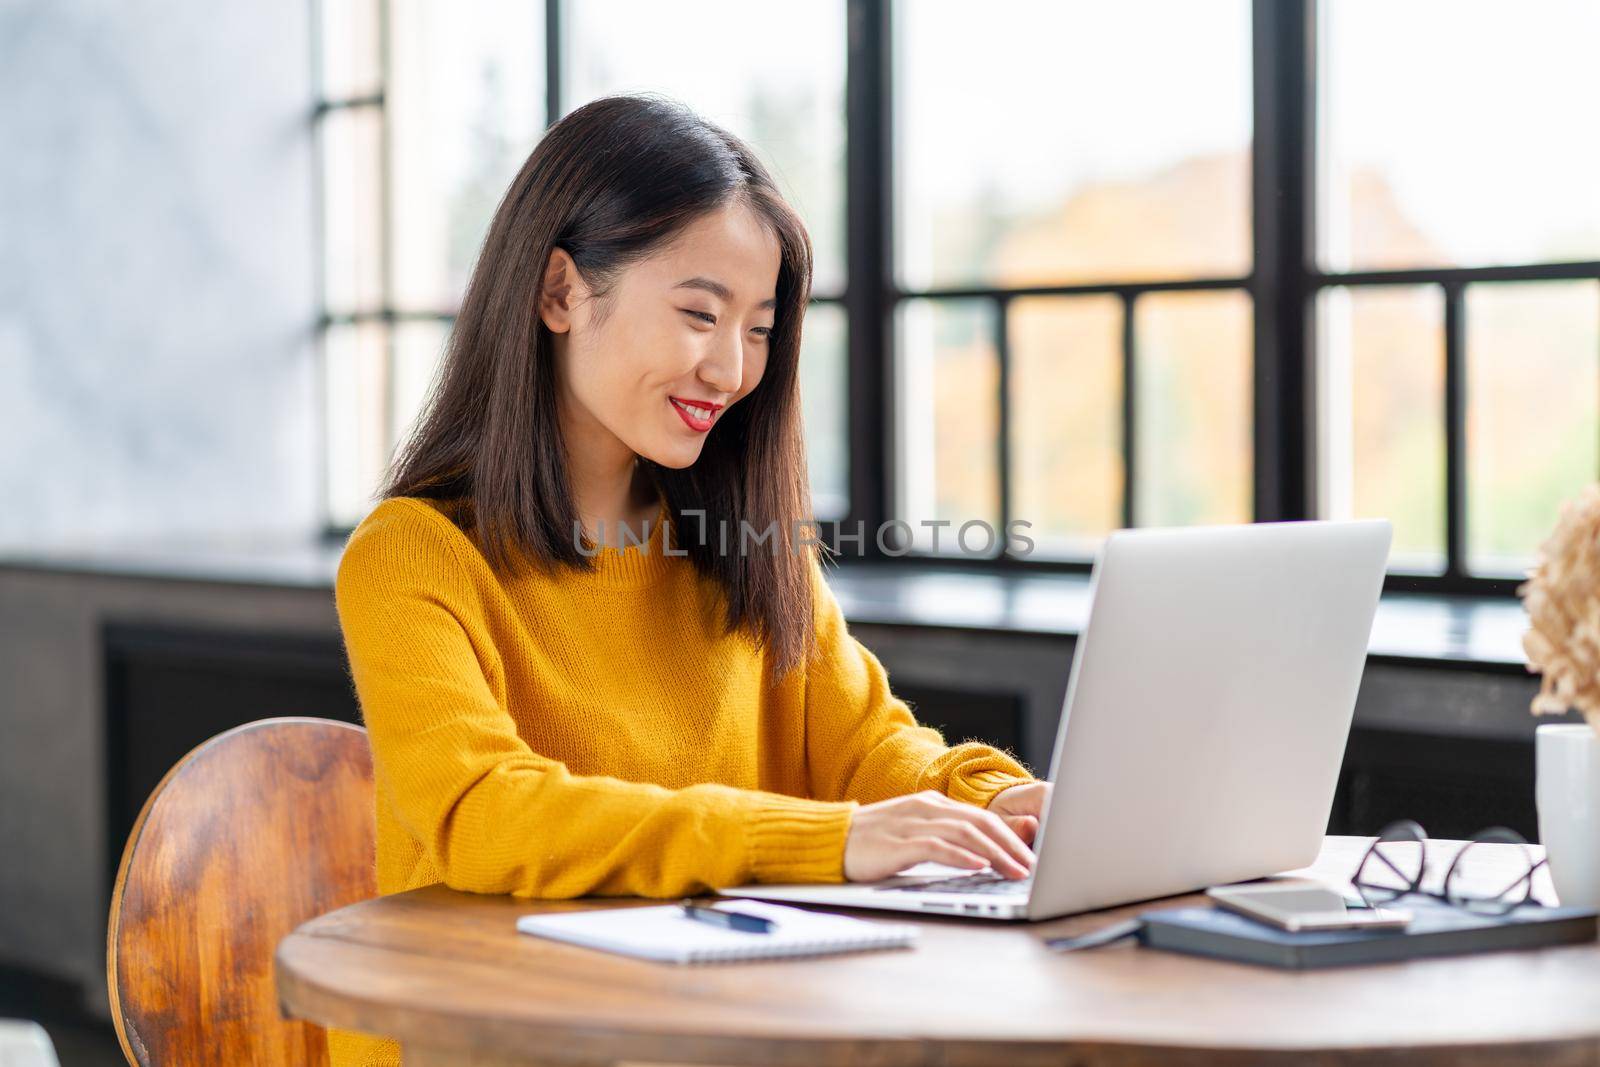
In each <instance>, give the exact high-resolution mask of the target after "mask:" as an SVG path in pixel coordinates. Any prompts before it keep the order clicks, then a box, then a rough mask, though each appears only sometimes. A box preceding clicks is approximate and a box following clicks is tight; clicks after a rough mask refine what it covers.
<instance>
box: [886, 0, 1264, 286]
mask: <svg viewBox="0 0 1600 1067" xmlns="http://www.w3.org/2000/svg"><path fill="white" fill-rule="evenodd" d="M894 43H895V52H894V60H893V63H894V70H895V80H896V85H895V89H894V94H895V100H896V103H897V109H896V115H895V129H896V132H897V154H896V159H895V174H896V177H897V184H898V186H899V188H898V191H897V196H896V200H897V204H898V218H897V225H896V232H897V235H898V248H897V259H898V267H899V273H900V277H901V279H902V282H903V284H904V285H905V286H906V287H907V288H911V289H921V288H928V287H933V286H947V285H952V286H953V285H995V286H1002V285H1022V284H1030V283H1040V284H1048V283H1052V282H1054V283H1068V282H1075V281H1085V280H1105V279H1134V278H1157V277H1180V276H1193V275H1207V276H1225V277H1234V276H1240V275H1244V274H1247V273H1248V272H1249V270H1250V200H1249V193H1250V135H1251V91H1250V63H1251V58H1250V4H1249V3H1248V2H1246V0H1124V2H1123V3H1119V4H1098V3H1095V4H1091V3H1088V2H1086V0H1071V2H1059V3H1049V4H1041V3H1037V2H1035V0H994V2H991V3H987V4H985V5H983V7H982V16H981V17H974V13H973V9H972V8H971V7H970V6H968V5H964V4H948V3H946V4H939V3H914V4H899V5H896V7H895V42H894ZM1174 87H1180V88H1174Z"/></svg>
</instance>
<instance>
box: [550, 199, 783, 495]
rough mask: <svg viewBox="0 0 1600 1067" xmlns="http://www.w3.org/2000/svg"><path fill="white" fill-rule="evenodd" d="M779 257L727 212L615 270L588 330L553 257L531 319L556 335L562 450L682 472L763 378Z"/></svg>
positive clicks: (565, 267) (737, 214)
mask: <svg viewBox="0 0 1600 1067" xmlns="http://www.w3.org/2000/svg"><path fill="white" fill-rule="evenodd" d="M779 257H780V248H779V244H778V239H777V237H776V236H775V235H774V234H773V233H772V232H771V230H770V229H768V227H767V226H766V225H765V223H763V222H762V221H761V219H760V217H759V216H758V215H756V214H755V213H754V212H753V211H752V210H751V209H750V208H748V207H746V206H745V205H743V204H734V205H730V206H729V207H726V208H723V209H721V210H719V211H716V212H713V213H711V214H709V215H706V216H703V217H702V218H700V219H699V220H697V221H696V222H694V223H691V224H690V225H689V226H687V227H686V228H685V229H684V231H683V232H682V234H681V235H680V237H679V238H678V240H676V241H675V242H674V243H673V244H672V246H671V247H670V248H667V249H664V250H662V251H660V252H657V253H656V254H654V255H652V256H649V257H647V258H646V259H643V260H641V261H639V262H637V263H635V264H634V265H632V266H631V267H628V268H627V269H625V270H624V271H623V272H622V273H621V274H620V275H619V276H618V277H617V279H616V282H615V284H614V286H613V288H612V292H611V296H610V302H611V303H610V308H609V311H608V313H607V314H606V315H605V316H604V317H603V318H602V319H601V320H600V321H596V319H595V317H594V315H593V314H592V312H593V311H594V306H593V303H592V301H591V300H590V299H589V290H588V288H587V287H586V286H585V285H584V284H583V280H582V279H581V278H580V277H579V276H578V274H577V271H576V270H575V268H574V265H573V262H572V258H571V256H569V255H568V254H567V253H566V251H565V250H563V249H559V248H558V249H556V250H555V252H554V253H553V254H552V255H551V258H550V265H549V269H548V270H547V271H546V275H545V288H544V294H543V297H542V299H541V304H540V314H541V317H542V318H543V319H544V322H545V325H547V326H548V327H549V328H550V330H551V331H552V332H553V333H554V334H555V340H556V346H555V347H556V363H557V375H558V381H559V383H560V389H559V393H560V402H561V406H562V426H563V430H564V431H565V432H566V433H567V434H568V447H569V448H592V447H602V448H603V447H605V446H606V445H607V444H617V445H620V446H622V447H624V448H626V449H627V450H629V451H630V452H631V453H633V454H636V455H640V456H644V457H646V458H647V459H651V460H654V461H655V462H657V463H659V464H661V465H662V466H664V467H671V468H683V467H688V466H691V465H692V464H693V463H694V462H695V460H696V459H698V458H699V457H700V450H701V449H702V448H703V447H705V442H706V437H707V435H708V434H712V433H716V432H717V429H716V425H717V423H718V422H720V421H721V420H722V419H723V418H724V417H726V415H727V413H728V409H729V408H730V407H732V406H733V405H734V404H736V403H738V402H739V401H740V400H742V399H744V398H745V397H746V396H749V395H750V392H751V391H752V390H753V389H755V387H756V385H757V384H758V383H760V381H761V375H762V373H763V372H764V371H765V370H766V366H767V346H768V344H769V340H768V335H769V334H770V333H771V331H772V327H773V317H774V314H775V307H776V303H777V299H776V294H777V285H778V267H779V261H780V259H779ZM619 455H620V451H619ZM628 459H629V460H630V461H631V456H630V457H628Z"/></svg>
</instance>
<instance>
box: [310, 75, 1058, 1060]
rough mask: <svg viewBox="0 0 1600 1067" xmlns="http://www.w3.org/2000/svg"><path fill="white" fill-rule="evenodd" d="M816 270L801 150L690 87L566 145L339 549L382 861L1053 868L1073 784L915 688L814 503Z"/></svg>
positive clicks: (754, 874)
mask: <svg viewBox="0 0 1600 1067" xmlns="http://www.w3.org/2000/svg"><path fill="white" fill-rule="evenodd" d="M810 285H811V244H810V239H809V237H808V236H807V234H806V230H805V228H804V226H803V225H802V223H801V222H800V219H799V218H798V216H796V215H795V213H794V212H793V210H792V209H790V208H789V207H788V205H786V204H785V203H784V201H783V199H782V197H781V196H780V195H779V193H778V191H777V190H776V188H775V187H774V185H773V182H772V179H771V177H770V175H769V174H768V173H767V171H766V170H765V169H764V168H763V167H762V165H761V164H760V163H759V162H758V161H757V159H756V157H755V156H754V154H753V153H752V152H751V150H750V149H749V147H748V146H747V145H745V144H744V143H743V142H741V141H739V140H738V139H737V138H735V137H733V136H732V135H730V134H728V133H727V132H725V131H723V130H721V129H720V128H718V127H716V126H713V125H711V124H710V123H707V122H705V121H704V120H702V119H700V118H699V117H698V116H696V115H695V114H694V113H693V112H690V111H688V110H687V109H686V108H684V107H682V106H680V105H677V104H675V103H672V102H669V101H665V100H662V99H659V98H655V97H645V96H623V97H607V98H603V99H600V100H597V101H594V102H592V103H590V104H587V105H585V106H583V107H581V108H579V109H577V110H576V111H574V112H572V113H571V114H570V115H568V116H567V117H566V118H565V119H563V120H562V121H561V122H559V123H557V124H556V125H555V126H554V127H552V128H551V130H550V131H549V132H548V133H547V134H546V135H545V137H544V139H543V140H542V141H541V142H540V143H539V145H538V146H537V147H536V148H535V149H534V152H533V154H532V155H531V156H530V157H529V159H528V161H527V162H526V164H524V166H523V167H522V170H521V172H520V173H519V174H518V175H517V177H516V179H515V181H513V182H512V184H511V188H510V189H509V190H508V191H507V193H506V195H505V198H504V199H503V200H502V202H501V204H500V207H499V209H498V211H497V212H496V214H495V217H494V220H493V222H492V223H491V225H490V228H489V232H488V235H487V237H486V238H485V241H484V246H483V250H482V253H481V256H480V259H479V261H478V264H477V268H476V270H475V272H474V274H473V277H472V281H471V283H470V284H469V285H468V288H467V292H466V297H465V300H464V302H463V305H462V309H461V313H460V316H459V317H458V319H457V321H456V326H455V331H454V334H453V335H452V337H451V340H450V344H449V347H448V350H447V353H446V357H445V362H444V366H443V369H442V371H441V374H440V377H439V380H438V383H437V385H436V387H435V389H434V392H433V395H432V396H431V397H430V398H429V401H428V404H427V406H426V408H425V410H424V413H423V416H422V418H421V419H420V420H419V422H418V424H417V429H416V430H415V431H414V433H413V436H412V437H411V439H410V440H409V441H408V442H407V444H406V446H405V448H404V449H403V450H402V452H401V454H400V455H399V457H398V458H397V460H396V463H395V466H394V469H393V472H392V474H391V477H390V479H389V481H388V484H387V485H386V487H385V489H384V491H383V494H382V496H383V500H382V502H381V503H379V505H378V506H377V507H376V508H374V509H373V511H372V512H371V514H369V515H368V516H367V517H366V519H365V520H363V521H362V523H361V524H360V525H359V526H358V527H357V528H356V530H355V532H354V533H353V534H352V535H351V538H350V541H349V544H348V545H347V546H346V549H345V553H344V556H343V558H342V559H341V561H340V565H339V571H338V577H337V580H336V584H335V593H336V598H337V605H338V612H339V621H340V625H341V627H342V629H343V631H344V637H345V646H346V649H347V651H348V653H349V657H350V665H351V671H352V674H353V676H354V679H355V684H356V690H357V693H358V695H359V698H360V704H361V711H362V716H363V718H364V720H365V722H366V725H367V729H368V735H369V737H370V739H371V744H372V752H373V762H374V781H375V785H376V803H377V810H376V819H377V879H378V891H379V892H380V893H386V894H387V893H396V892H402V891H405V890H409V889H414V888H418V887H420V886H424V885H429V884H433V883H437V882H443V883H445V884H446V885H448V886H450V887H452V888H454V889H458V890H465V891H471V892H479V893H510V894H514V895H518V896H525V897H575V896H582V895H586V894H601V895H639V896H651V897H677V896H683V895H685V894H689V893H695V892H699V891H702V890H704V889H707V888H710V887H720V886H729V885H737V884H740V883H745V882H752V881H776V882H838V881H843V880H852V881H865V880H872V879H878V878H883V877H886V876H888V875H890V874H893V873H894V872H896V871H898V870H901V869H903V868H905V867H907V866H910V865H911V864H914V863H917V862H920V861H923V860H938V861H942V862H944V863H948V864H953V865H957V866H961V867H966V868H969V869H977V868H981V867H984V866H992V867H993V868H994V869H995V870H996V871H998V872H1000V873H1002V874H1004V875H1006V876H1008V877H1013V878H1018V877H1023V876H1025V875H1026V874H1028V872H1029V870H1030V869H1031V867H1032V863H1033V854H1032V852H1031V850H1030V848H1029V844H1030V842H1031V841H1032V839H1033V836H1034V833H1035V830H1036V828H1037V817H1038V814H1039V812H1040V810H1041V807H1042V804H1043V802H1044V799H1045V794H1046V793H1047V792H1048V789H1049V786H1048V784H1047V783H1041V782H1036V781H1035V780H1034V779H1033V776H1032V775H1031V774H1030V773H1029V771H1028V770H1027V768H1025V767H1024V766H1022V765H1021V764H1020V763H1018V762H1017V761H1016V760H1015V759H1014V758H1013V757H1012V756H1011V755H1010V754H1009V753H1006V752H1003V751H1000V750H998V749H995V748H991V747H989V746H987V745H983V744H980V743H977V742H965V743H962V744H957V745H954V746H951V745H947V744H946V743H945V740H944V738H943V737H941V736H940V734H939V733H938V731H936V730H934V729H931V728H929V727H925V726H921V725H919V724H918V723H917V721H916V719H915V718H914V717H913V716H912V714H911V711H910V709H909V708H908V707H907V705H906V704H905V702H904V701H901V700H899V699H898V698H896V697H895V696H894V695H893V694H892V693H891V692H890V689H889V685H888V677H887V675H886V673H885V671H884V669H883V667H882V665H881V664H880V663H879V662H878V660H877V659H876V658H875V657H874V656H873V655H872V653H871V652H869V651H868V650H867V649H866V648H865V647H864V646H862V645H861V644H860V643H859V642H858V641H856V640H855V639H854V638H853V637H852V636H851V635H850V633H849V631H848V629H847V628H846V626H845V622H844V618H843V615H842V613H841V612H840V609H839V604H838V602H837V601H836V600H835V599H834V597H833V595H832V593H831V591H830V590H829V587H828V584H827V582H826V581H825V579H824V577H823V571H822V566H821V563H822V561H821V558H820V556H819V553H818V547H817V545H816V544H815V542H814V541H813V540H811V539H810V538H808V537H805V536H803V535H801V534H800V533H799V531H800V529H801V528H802V527H803V525H804V521H805V520H807V519H808V518H809V510H810V499H809V490H808V483H807V478H806V469H805V452H804V442H803V440H802V434H801V422H800V397H799V378H798V372H797V363H798V360H799V351H800V331H801V321H802V317H803V315H804V312H805V308H806V303H807V298H808V295H809V292H810ZM690 520H693V521H690ZM641 524H645V525H648V527H650V531H649V533H648V535H647V536H646V537H644V538H643V539H642V543H634V544H632V545H629V544H628V537H627V533H628V531H629V530H630V529H632V530H637V529H639V528H640V526H641ZM614 525H621V526H622V528H623V529H622V532H621V535H620V536H608V534H607V528H608V526H614ZM669 531H670V538H669ZM750 531H754V532H755V533H756V534H757V537H758V538H759V540H757V541H755V543H754V544H752V543H751V540H750V539H749V538H747V536H746V534H747V533H748V532H750ZM730 532H732V539H731V540H730V537H729V534H730ZM330 1052H331V1058H332V1061H333V1063H334V1064H336V1065H344V1064H357V1063H360V1064H392V1063H397V1062H398V1049H396V1048H394V1047H393V1046H392V1045H389V1044H383V1043H378V1042H374V1041H372V1040H370V1039H366V1038H362V1037H359V1036H357V1035H354V1034H348V1033H338V1032H334V1033H332V1034H331V1035H330Z"/></svg>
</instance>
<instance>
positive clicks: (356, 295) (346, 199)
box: [318, 107, 383, 313]
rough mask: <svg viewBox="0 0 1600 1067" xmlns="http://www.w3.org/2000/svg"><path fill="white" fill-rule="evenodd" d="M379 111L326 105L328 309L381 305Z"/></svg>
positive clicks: (324, 226) (324, 200) (324, 168)
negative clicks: (337, 108)
mask: <svg viewBox="0 0 1600 1067" xmlns="http://www.w3.org/2000/svg"><path fill="white" fill-rule="evenodd" d="M381 134H382V121H381V112H380V111H379V110H378V109H377V108H375V107H362V108H351V109H341V110H338V111H330V112H328V113H327V114H326V115H325V116H323V118H322V121H321V123H320V124H319V131H318V135H319V136H320V137H321V139H322V173H323V188H322V236H323V257H324V258H323V264H324V272H325V273H324V285H325V287H326V301H327V307H328V310H329V311H331V312H335V313H338V312H350V311H372V310H376V309H378V308H379V307H381V306H382V305H383V226H382V221H381V206H382V198H381V190H382V184H383V183H382V173H381V169H380V167H381V162H380V161H381V158H382V153H381V144H382V137H381Z"/></svg>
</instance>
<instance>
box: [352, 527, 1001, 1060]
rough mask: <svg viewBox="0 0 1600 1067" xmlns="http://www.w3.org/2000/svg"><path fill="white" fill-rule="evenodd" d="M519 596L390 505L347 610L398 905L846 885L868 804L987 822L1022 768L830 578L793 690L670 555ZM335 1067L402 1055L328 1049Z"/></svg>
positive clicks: (650, 554)
mask: <svg viewBox="0 0 1600 1067" xmlns="http://www.w3.org/2000/svg"><path fill="white" fill-rule="evenodd" d="M666 517H667V512H666V510H665V507H664V506H663V508H662V509H661V511H660V512H659V513H658V520H657V522H655V523H654V524H652V534H651V537H650V539H649V541H648V542H647V543H646V544H645V545H643V546H635V547H630V548H627V549H626V550H622V549H613V548H602V549H601V550H600V552H599V556H598V567H597V569H596V571H595V572H594V573H592V574H583V573H578V572H575V571H574V572H570V573H566V574H562V575H560V576H556V577H552V576H545V575H539V574H535V575H532V576H529V577H525V578H521V579H518V580H516V581H514V582H509V583H507V582H502V581H501V580H500V579H498V578H497V577H496V576H495V575H494V574H493V572H492V571H491V570H490V568H489V566H488V564H487V563H486V562H485V560H484V558H483V557H482V556H481V555H480V554H479V552H478V550H477V548H476V546H474V544H473V543H472V541H471V540H470V539H469V538H468V537H467V536H466V535H465V534H464V533H462V532H461V530H460V529H459V528H458V527H457V526H456V525H455V523H454V522H452V521H451V518H450V512H449V510H448V506H447V505H444V504H440V503H438V502H434V501H427V500H422V499H414V498H396V499H390V500H386V501H384V502H382V503H381V504H379V505H378V506H377V507H376V508H375V509H373V511H372V512H371V514H369V515H368V516H367V518H366V519H365V520H364V521H363V522H362V523H361V524H360V526H359V527H357V529H356V531H355V532H354V534H352V535H351V537H350V541H349V544H348V545H347V547H346V549H345V553H344V557H343V559H342V560H341V562H340V564H339V572H338V578H337V581H336V584H335V595H336V602H337V606H338V613H339V622H340V625H341V627H342V628H343V631H344V638H345V645H346V649H347V651H348V653H349V657H350V665H351V670H352V673H353V675H354V679H355V685H356V690H357V694H358V696H359V698H360V705H361V712H362V717H363V718H364V720H365V722H366V726H367V730H368V732H369V735H370V738H371V743H372V753H373V760H374V776H375V781H376V791H377V812H376V818H377V883H378V892H379V893H380V894H388V893H399V892H403V891H405V890H409V889H415V888H417V887H419V886H424V885H430V884H432V883H436V882H443V883H445V884H446V885H448V886H450V887H452V888H454V889H459V890H466V891H469V892H475V893H509V894H513V895H516V896H522V897H576V896H582V895H586V894H594V895H636V896H647V897H679V896H684V895H689V894H694V893H697V892H701V891H703V890H705V889H706V888H708V887H713V886H729V885H738V884H740V883H744V882H752V881H762V882H838V881H842V880H843V855H844V843H845V837H846V835H847V834H848V832H849V828H850V818H851V812H852V810H853V809H854V807H855V806H856V805H857V804H864V803H871V802H873V801H877V800H883V799H886V798H888V797H893V796H899V795H902V794H905V793H911V792H915V791H917V790H920V789H935V790H939V791H941V792H943V793H945V794H947V795H949V796H951V797H954V798H956V799H958V800H963V801H967V802H970V803H973V804H977V805H987V804H988V802H989V801H990V800H991V799H993V797H994V796H995V795H996V794H997V793H999V792H1000V791H1001V790H1003V789H1005V788H1007V787H1009V786H1013V785H1016V784H1018V783H1019V782H1025V781H1031V780H1032V776H1031V775H1030V774H1029V772H1028V770H1027V769H1026V768H1025V767H1023V766H1022V765H1021V764H1020V763H1018V762H1017V761H1016V760H1015V759H1013V758H1012V757H1011V756H1010V755H1008V754H1007V753H1005V752H1002V751H999V750H997V749H994V748H991V747H989V746H987V745H983V744H980V743H976V742H967V743H964V744H958V745H955V746H953V747H951V746H947V745H946V744H945V742H944V739H943V738H942V737H941V736H940V735H939V733H938V732H937V731H936V730H934V729H931V728H929V727H925V726H919V725H917V723H916V721H915V719H914V718H913V717H912V715H911V713H910V711H909V710H908V708H907V707H906V705H905V703H904V702H902V701H900V700H899V699H897V698H896V697H894V696H893V695H892V694H891V692H890V690H889V683H888V677H887V675H886V673H885V671H884V669H883V667H882V665H881V664H880V663H879V662H878V660H877V659H876V658H875V657H874V656H873V655H872V653H871V652H869V651H868V650H867V649H866V648H865V647H863V646H862V645H861V644H860V643H859V642H857V641H856V640H855V639H854V638H853V637H851V636H850V634H849V632H848V631H847V630H846V627H845V621H844V618H843V616H842V614H841V613H840V610H839V605H838V602H837V601H836V600H835V599H834V597H833V594H832V593H831V591H830V590H829V588H828V585H827V583H826V581H825V580H824V579H823V576H822V568H821V566H820V564H818V563H816V562H813V564H812V572H813V590H814V596H815V598H816V599H815V603H816V619H815V625H816V629H817V638H818V654H817V655H816V656H815V657H814V658H813V659H812V660H810V661H809V662H808V663H807V664H806V665H804V666H803V667H801V668H798V669H796V670H795V671H793V672H791V673H790V674H789V675H788V676H787V677H786V678H784V679H782V680H781V681H779V682H778V683H776V684H772V683H770V682H769V681H768V680H767V677H766V672H765V671H764V670H763V667H764V657H765V653H764V652H762V651H760V650H758V649H756V648H755V646H754V645H753V644H752V643H751V642H750V641H749V640H748V639H747V638H746V637H745V636H744V635H742V634H732V635H725V634H723V633H722V632H721V625H720V615H719V612H720V600H719V594H718V593H717V591H716V590H715V588H714V587H713V586H712V584H711V583H710V582H708V581H706V580H705V579H702V578H700V577H699V576H698V575H697V573H696V572H695V571H694V568H693V566H692V565H691V564H690V563H689V561H688V560H687V559H685V558H683V557H681V556H669V555H667V554H665V553H664V552H663V547H664V545H663V530H664V525H665V520H666ZM329 1045H330V1055H331V1060H332V1063H333V1065H334V1067H355V1065H379V1064H383V1065H393V1064H397V1063H399V1049H398V1047H397V1046H396V1045H395V1044H394V1043H393V1042H391V1041H381V1040H377V1039H373V1038H368V1037H365V1036H363V1035H358V1034H353V1033H347V1032H341V1031H337V1030H335V1031H331V1032H330V1034H329Z"/></svg>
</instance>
